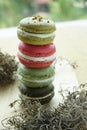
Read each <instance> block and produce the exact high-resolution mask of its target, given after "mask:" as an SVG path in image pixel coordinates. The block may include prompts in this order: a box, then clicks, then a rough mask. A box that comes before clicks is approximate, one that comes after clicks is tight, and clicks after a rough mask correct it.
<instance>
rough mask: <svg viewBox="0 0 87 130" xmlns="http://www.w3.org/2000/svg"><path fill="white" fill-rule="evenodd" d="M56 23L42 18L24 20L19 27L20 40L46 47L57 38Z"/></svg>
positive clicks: (35, 17)
mask: <svg viewBox="0 0 87 130" xmlns="http://www.w3.org/2000/svg"><path fill="white" fill-rule="evenodd" d="M55 30H56V27H55V23H54V22H53V21H52V20H50V19H46V18H43V17H41V16H33V17H26V18H23V19H22V20H21V21H20V22H19V25H18V28H17V35H18V38H19V39H20V40H21V41H23V42H24V43H27V44H31V45H46V44H49V43H51V42H52V41H53V40H54V37H55V33H54V32H55Z"/></svg>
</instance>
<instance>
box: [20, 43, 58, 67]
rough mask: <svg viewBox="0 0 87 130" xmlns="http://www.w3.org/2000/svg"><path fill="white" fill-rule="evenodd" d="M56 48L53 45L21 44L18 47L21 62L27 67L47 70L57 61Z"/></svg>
mask: <svg viewBox="0 0 87 130" xmlns="http://www.w3.org/2000/svg"><path fill="white" fill-rule="evenodd" d="M55 53H56V48H55V45H54V44H53V43H50V44H48V45H41V46H40V45H39V46H37V45H30V44H26V43H23V42H21V43H20V44H19V46H18V58H19V61H20V62H21V63H22V64H23V65H25V66H26V67H31V68H45V67H48V66H50V65H51V64H52V63H53V62H54V61H55V59H56V55H55Z"/></svg>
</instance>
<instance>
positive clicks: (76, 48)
mask: <svg viewBox="0 0 87 130" xmlns="http://www.w3.org/2000/svg"><path fill="white" fill-rule="evenodd" d="M19 42H20V41H19V40H18V38H17V36H16V28H15V27H13V28H9V29H1V30H0V48H1V51H3V52H8V53H9V54H11V55H15V56H16V54H17V48H18V44H19ZM54 43H55V45H56V49H57V59H58V60H57V63H56V76H55V80H54V85H55V96H54V98H53V100H52V101H51V103H50V104H51V105H52V106H57V105H58V102H59V100H60V99H61V97H60V96H59V94H58V91H60V89H61V88H62V89H64V90H66V89H68V90H70V91H72V88H73V86H78V85H79V84H80V83H85V82H86V81H87V69H86V68H87V67H86V65H87V21H86V20H85V21H73V22H64V23H58V24H57V31H56V37H55V40H54ZM66 59H67V60H69V61H70V63H76V64H77V65H78V67H77V68H76V69H75V70H74V69H73V68H72V66H71V65H70V64H69V62H68V61H67V60H66ZM18 84H19V83H18V82H15V83H14V84H10V85H8V86H3V87H2V86H0V121H1V120H2V119H4V118H5V117H8V116H11V114H12V112H13V109H11V108H10V107H9V104H10V103H11V102H13V101H14V100H15V99H18V95H19V91H18ZM0 126H1V124H0ZM1 129H2V126H1V127H0V130H1Z"/></svg>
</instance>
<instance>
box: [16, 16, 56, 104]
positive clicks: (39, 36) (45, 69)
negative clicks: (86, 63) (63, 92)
mask: <svg viewBox="0 0 87 130" xmlns="http://www.w3.org/2000/svg"><path fill="white" fill-rule="evenodd" d="M55 30H56V27H55V23H54V22H53V21H52V20H49V19H46V18H43V17H41V16H33V17H26V18H24V19H22V20H21V21H20V22H19V25H18V28H17V35H18V38H19V39H20V40H21V42H20V43H19V46H18V54H17V56H18V58H19V61H20V64H19V67H18V77H19V80H20V86H19V91H20V94H21V97H22V98H25V99H26V98H28V99H31V100H32V99H37V100H39V101H40V102H41V104H45V103H48V102H49V101H50V100H51V99H52V98H53V96H54V86H53V84H52V82H53V80H54V76H55V67H54V65H53V63H54V62H55V59H56V55H55V53H56V48H55V45H54V44H53V40H54V38H55Z"/></svg>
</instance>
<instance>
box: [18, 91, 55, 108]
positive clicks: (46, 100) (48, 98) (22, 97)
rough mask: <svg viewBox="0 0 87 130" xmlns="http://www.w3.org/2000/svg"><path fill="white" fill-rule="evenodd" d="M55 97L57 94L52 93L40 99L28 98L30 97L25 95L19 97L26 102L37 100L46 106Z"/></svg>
mask: <svg viewBox="0 0 87 130" xmlns="http://www.w3.org/2000/svg"><path fill="white" fill-rule="evenodd" d="M54 95H55V92H54V91H53V92H51V93H50V94H48V95H47V96H43V97H40V98H38V97H37V98H32V97H28V96H25V95H24V94H20V95H19V97H20V98H21V99H22V100H24V101H26V100H37V101H39V102H40V103H41V104H42V105H44V104H47V103H49V102H50V101H51V99H52V98H53V97H54Z"/></svg>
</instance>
